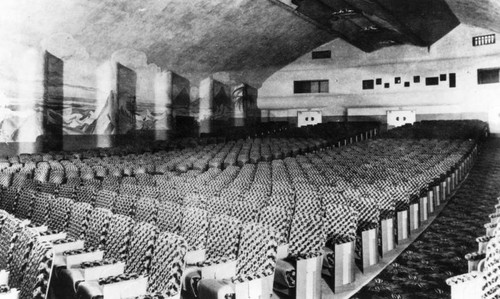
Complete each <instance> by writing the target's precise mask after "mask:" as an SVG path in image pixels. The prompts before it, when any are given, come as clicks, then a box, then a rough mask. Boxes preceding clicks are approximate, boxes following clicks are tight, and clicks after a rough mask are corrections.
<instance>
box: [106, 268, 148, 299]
mask: <svg viewBox="0 0 500 299" xmlns="http://www.w3.org/2000/svg"><path fill="white" fill-rule="evenodd" d="M99 285H100V286H101V287H102V295H103V298H106V299H121V298H134V297H139V296H145V295H146V294H147V289H148V279H147V277H145V276H142V275H137V274H135V273H133V274H122V275H118V276H110V277H106V278H103V279H100V280H99Z"/></svg>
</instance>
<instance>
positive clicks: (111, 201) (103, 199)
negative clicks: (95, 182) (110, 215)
mask: <svg viewBox="0 0 500 299" xmlns="http://www.w3.org/2000/svg"><path fill="white" fill-rule="evenodd" d="M116 195H117V194H116V192H114V191H111V190H107V189H103V190H99V191H98V192H97V196H96V199H95V207H96V208H105V209H108V210H113V208H114V205H115V200H116Z"/></svg>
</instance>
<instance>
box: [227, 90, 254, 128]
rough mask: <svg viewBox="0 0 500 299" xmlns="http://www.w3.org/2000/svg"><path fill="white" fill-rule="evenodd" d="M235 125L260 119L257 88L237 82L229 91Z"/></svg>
mask: <svg viewBox="0 0 500 299" xmlns="http://www.w3.org/2000/svg"><path fill="white" fill-rule="evenodd" d="M231 98H232V102H233V103H232V104H233V111H234V114H233V117H234V123H233V124H234V125H235V126H247V125H253V124H255V123H257V122H259V121H260V115H261V112H260V110H259V108H258V107H257V89H256V88H254V87H252V86H249V85H247V84H244V83H242V84H239V85H236V86H235V87H234V88H233V92H232V93H231Z"/></svg>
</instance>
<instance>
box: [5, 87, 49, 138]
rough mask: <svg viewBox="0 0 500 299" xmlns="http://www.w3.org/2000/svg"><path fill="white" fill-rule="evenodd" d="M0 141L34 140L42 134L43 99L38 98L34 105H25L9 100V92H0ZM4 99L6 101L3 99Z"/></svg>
mask: <svg viewBox="0 0 500 299" xmlns="http://www.w3.org/2000/svg"><path fill="white" fill-rule="evenodd" d="M0 100H1V101H2V102H3V103H7V104H3V103H2V106H1V107H0V142H4V143H8V142H34V141H35V140H36V137H37V136H40V135H42V134H43V130H42V127H41V124H42V121H43V101H42V99H41V98H40V99H38V100H37V101H36V103H35V105H34V107H29V109H26V107H25V106H24V105H23V104H22V103H16V101H15V100H12V101H9V100H10V96H9V93H2V94H0ZM4 100H6V101H4Z"/></svg>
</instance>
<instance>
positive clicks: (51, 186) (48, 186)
mask: <svg viewBox="0 0 500 299" xmlns="http://www.w3.org/2000/svg"><path fill="white" fill-rule="evenodd" d="M38 190H39V191H41V192H45V193H51V194H55V193H56V191H57V184H56V183H51V182H47V183H42V184H38Z"/></svg>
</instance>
